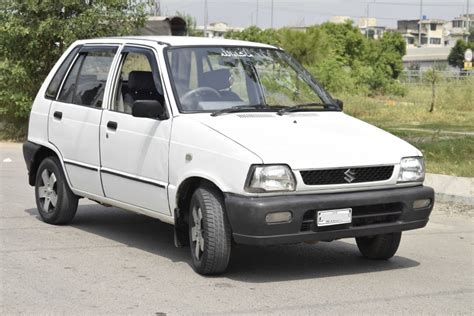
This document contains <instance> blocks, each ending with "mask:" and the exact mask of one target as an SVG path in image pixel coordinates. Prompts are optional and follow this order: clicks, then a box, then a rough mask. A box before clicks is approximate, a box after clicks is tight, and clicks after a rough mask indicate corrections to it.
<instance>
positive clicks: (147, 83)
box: [128, 71, 156, 92]
mask: <svg viewBox="0 0 474 316" xmlns="http://www.w3.org/2000/svg"><path fill="white" fill-rule="evenodd" d="M128 88H129V89H130V90H131V91H150V92H156V87H155V82H154V81H153V74H152V73H151V71H131V72H130V73H129V74H128Z"/></svg>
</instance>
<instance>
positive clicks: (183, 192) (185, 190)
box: [174, 176, 224, 247]
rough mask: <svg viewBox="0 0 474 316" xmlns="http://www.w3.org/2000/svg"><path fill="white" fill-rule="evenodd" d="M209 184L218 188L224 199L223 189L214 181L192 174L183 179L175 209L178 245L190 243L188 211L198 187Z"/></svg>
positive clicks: (176, 242)
mask: <svg viewBox="0 0 474 316" xmlns="http://www.w3.org/2000/svg"><path fill="white" fill-rule="evenodd" d="M201 186H208V187H212V188H214V189H216V190H217V191H218V192H220V194H222V198H223V199H224V194H223V191H222V190H221V189H220V188H219V186H218V185H217V184H215V183H214V182H213V181H211V180H209V179H206V178H204V177H201V176H190V177H188V178H186V179H185V180H183V181H182V182H181V183H180V185H179V186H178V190H177V191H176V208H175V209H174V222H175V225H174V227H175V245H176V246H177V247H181V246H187V245H189V240H188V222H187V218H188V216H187V215H188V213H189V203H190V201H191V197H192V195H193V193H194V191H196V189H197V188H199V187H201Z"/></svg>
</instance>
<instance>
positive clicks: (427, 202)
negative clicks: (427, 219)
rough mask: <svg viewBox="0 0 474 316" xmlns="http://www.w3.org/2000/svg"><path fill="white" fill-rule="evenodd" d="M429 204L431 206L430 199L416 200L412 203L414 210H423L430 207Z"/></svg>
mask: <svg viewBox="0 0 474 316" xmlns="http://www.w3.org/2000/svg"><path fill="white" fill-rule="evenodd" d="M430 204H431V199H423V200H416V201H415V202H413V208H414V209H417V208H425V207H428V206H430Z"/></svg>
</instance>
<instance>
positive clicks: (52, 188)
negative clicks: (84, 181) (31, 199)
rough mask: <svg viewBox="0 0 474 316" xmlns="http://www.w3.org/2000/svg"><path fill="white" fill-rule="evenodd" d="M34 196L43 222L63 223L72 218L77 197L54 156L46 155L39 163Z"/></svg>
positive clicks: (75, 208)
mask: <svg viewBox="0 0 474 316" xmlns="http://www.w3.org/2000/svg"><path fill="white" fill-rule="evenodd" d="M53 175H54V178H55V181H54V179H53ZM35 196H36V206H37V207H38V212H39V215H40V216H41V219H42V220H43V221H44V222H46V223H48V224H53V225H64V224H67V223H69V222H71V220H72V219H73V218H74V215H75V214H76V210H77V202H78V197H77V196H76V195H74V193H72V191H71V189H70V188H69V185H68V184H67V181H66V177H65V176H64V172H63V169H62V167H61V164H60V162H59V160H58V159H57V158H56V157H47V158H45V159H44V160H43V161H42V162H41V164H40V165H39V167H38V171H37V173H36V181H35ZM54 196H56V198H54ZM48 200H49V202H48Z"/></svg>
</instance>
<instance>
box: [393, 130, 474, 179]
mask: <svg viewBox="0 0 474 316" xmlns="http://www.w3.org/2000/svg"><path fill="white" fill-rule="evenodd" d="M388 131H389V132H391V133H392V134H394V135H397V136H398V137H400V138H403V139H405V140H406V141H408V142H409V143H411V144H412V145H413V146H415V147H417V148H418V149H420V150H421V151H422V152H423V156H424V157H425V162H426V169H427V172H431V173H440V174H447V175H453V176H460V177H474V159H473V157H474V136H452V135H446V134H444V135H443V134H439V133H427V132H419V131H400V130H393V129H392V130H390V129H389V130H388Z"/></svg>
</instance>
